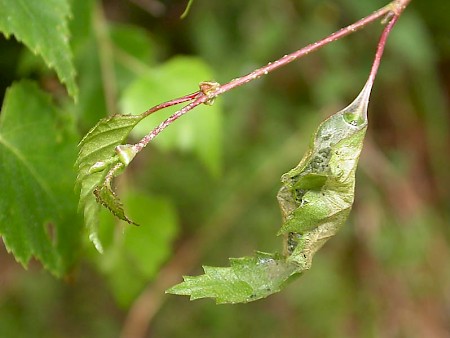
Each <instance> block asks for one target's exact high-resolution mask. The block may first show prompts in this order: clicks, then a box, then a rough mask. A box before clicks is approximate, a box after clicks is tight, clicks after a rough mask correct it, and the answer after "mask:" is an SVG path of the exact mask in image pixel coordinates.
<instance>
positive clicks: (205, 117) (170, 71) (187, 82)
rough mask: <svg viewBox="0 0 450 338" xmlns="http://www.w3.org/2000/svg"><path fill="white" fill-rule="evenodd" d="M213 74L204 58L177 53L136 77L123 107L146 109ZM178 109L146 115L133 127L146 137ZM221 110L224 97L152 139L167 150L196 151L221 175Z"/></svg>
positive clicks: (127, 110)
mask: <svg viewBox="0 0 450 338" xmlns="http://www.w3.org/2000/svg"><path fill="white" fill-rule="evenodd" d="M211 78H212V72H211V70H210V69H209V67H207V65H206V64H205V63H204V62H203V61H201V60H199V59H197V58H193V57H176V58H174V59H171V60H169V61H168V62H166V63H164V64H163V65H162V66H160V67H159V68H156V69H153V70H151V71H150V72H148V73H146V74H143V75H142V76H141V77H139V78H138V79H136V81H134V82H133V83H132V84H131V85H130V86H129V87H128V88H127V89H126V90H125V91H124V94H123V96H122V98H121V101H120V105H121V110H122V112H124V113H131V114H139V113H142V112H143V111H145V110H147V109H149V108H150V107H152V106H154V105H156V104H159V103H161V102H164V101H167V100H170V99H173V98H174V97H180V96H182V95H186V94H187V93H192V92H195V91H197V90H198V87H197V84H199V83H200V82H202V81H205V80H211ZM177 109H179V107H178V106H177V107H171V108H168V109H164V111H160V112H158V113H156V114H153V115H150V116H148V117H146V118H145V120H143V121H142V123H140V124H139V125H138V126H137V127H136V128H135V129H134V130H133V132H132V133H133V135H135V136H136V137H138V138H141V137H143V136H144V135H146V134H147V133H148V132H149V131H150V130H152V129H153V128H154V127H156V126H157V125H158V124H159V123H160V122H161V121H162V120H163V119H165V118H167V117H169V116H170V114H172V113H173V112H174V111H175V110H177ZM221 114H222V109H221V104H220V100H216V102H215V103H214V105H212V106H207V105H202V106H199V107H197V108H195V109H194V110H193V111H191V112H189V114H188V116H186V117H184V118H182V119H180V120H179V121H177V122H176V123H174V124H172V125H171V126H170V128H167V129H166V130H165V131H164V134H163V135H161V136H159V137H157V138H156V139H155V140H154V141H152V143H153V144H154V145H155V146H157V147H160V148H161V149H163V150H166V151H169V150H175V149H176V150H180V151H192V152H194V153H195V154H196V155H197V156H198V158H199V159H200V161H201V162H202V163H203V164H204V165H205V166H206V168H207V169H209V171H210V173H211V174H213V175H218V174H219V173H220V168H221V157H222V129H221V125H222V115H221Z"/></svg>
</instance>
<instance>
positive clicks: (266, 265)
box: [167, 252, 297, 304]
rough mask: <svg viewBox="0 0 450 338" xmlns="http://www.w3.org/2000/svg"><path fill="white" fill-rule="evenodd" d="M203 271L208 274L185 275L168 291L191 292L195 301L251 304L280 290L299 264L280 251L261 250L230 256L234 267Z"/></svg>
mask: <svg viewBox="0 0 450 338" xmlns="http://www.w3.org/2000/svg"><path fill="white" fill-rule="evenodd" d="M203 270H204V271H205V274H204V275H201V276H196V277H190V276H185V277H184V282H182V283H180V284H178V285H175V286H174V287H172V288H171V289H169V290H167V292H168V293H172V294H176V295H189V296H191V300H195V299H199V298H206V297H208V298H215V299H216V302H217V303H218V304H223V303H247V302H251V301H254V300H257V299H261V298H265V297H267V296H269V295H271V294H273V293H275V292H278V291H280V290H281V288H282V287H283V285H284V283H285V282H286V281H287V280H288V278H289V277H290V276H291V275H292V274H294V273H295V272H296V270H297V266H296V265H295V264H291V263H287V262H286V260H285V258H284V257H281V256H279V255H277V254H275V255H274V254H269V253H264V252H257V254H256V257H241V258H230V267H227V268H219V267H211V266H204V267H203Z"/></svg>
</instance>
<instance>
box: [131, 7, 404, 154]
mask: <svg viewBox="0 0 450 338" xmlns="http://www.w3.org/2000/svg"><path fill="white" fill-rule="evenodd" d="M407 1H409V0H407ZM397 2H398V0H397V1H394V2H393V3H390V4H389V5H387V6H384V7H383V8H381V9H379V10H377V11H375V12H374V13H372V14H371V15H369V16H367V17H365V18H363V19H361V20H359V21H357V22H355V23H353V24H351V25H349V26H347V27H345V28H342V29H340V30H339V31H337V32H335V33H333V34H331V35H329V36H327V37H326V38H324V39H322V40H320V41H317V42H314V43H311V44H309V45H307V46H306V47H304V48H302V49H299V50H298V51H295V52H293V53H291V54H287V55H284V56H283V57H281V58H280V59H278V60H276V61H274V62H269V63H268V64H267V65H265V66H264V67H261V68H259V69H256V70H255V71H253V72H251V73H249V74H247V75H244V76H242V77H239V78H235V79H233V80H231V81H230V82H228V83H226V84H224V85H219V84H217V86H216V87H214V88H211V89H210V90H208V91H203V92H202V91H200V92H199V93H198V95H197V96H194V97H193V99H194V100H193V101H192V102H191V103H189V104H188V105H186V106H184V107H183V108H182V109H180V110H178V111H177V112H175V113H174V114H173V115H172V116H170V117H169V118H168V119H166V120H165V121H163V122H161V124H160V125H159V126H157V127H156V128H155V129H154V130H152V131H151V132H150V133H149V134H147V135H146V136H144V137H143V138H142V139H141V140H140V141H139V142H138V143H137V144H135V150H136V151H137V152H139V151H141V150H142V149H143V148H144V147H145V146H146V145H147V144H148V143H149V142H150V141H151V140H153V139H154V138H155V137H156V136H157V135H158V134H160V133H161V132H162V131H163V130H164V129H165V128H167V127H168V126H169V125H170V124H172V123H173V122H174V121H176V120H177V119H178V118H180V117H181V116H182V115H184V114H186V113H187V112H188V111H190V110H192V109H194V108H195V107H197V106H198V105H200V104H202V103H206V104H208V103H209V102H211V100H212V99H213V98H215V97H217V96H219V95H221V94H223V93H225V92H227V91H229V90H231V89H234V88H236V87H239V86H242V85H243V84H246V83H248V82H250V81H253V80H256V79H258V78H260V77H261V76H263V75H267V74H269V73H270V72H272V71H274V70H276V69H278V68H281V67H283V66H285V65H287V64H289V63H291V62H292V61H295V60H297V59H299V58H301V57H303V56H305V55H307V54H309V53H311V52H314V51H316V50H318V49H320V48H322V47H324V46H326V45H327V44H329V43H331V42H334V41H336V40H339V39H341V38H343V37H345V36H347V35H350V34H352V33H354V32H356V31H358V30H359V29H361V28H363V27H365V26H367V25H368V24H370V23H372V22H374V21H376V20H378V19H380V18H382V17H384V16H385V15H387V14H388V13H390V12H392V11H393V10H394V8H395V6H398V4H397V5H396V3H397ZM400 2H401V0H400ZM403 2H405V0H403ZM159 109H161V108H159ZM144 114H146V113H144ZM149 114H150V113H149Z"/></svg>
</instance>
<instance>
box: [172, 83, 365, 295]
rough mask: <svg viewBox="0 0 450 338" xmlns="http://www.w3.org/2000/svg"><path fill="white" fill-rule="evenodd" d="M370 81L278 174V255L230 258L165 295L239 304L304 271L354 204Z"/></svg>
mask: <svg viewBox="0 0 450 338" xmlns="http://www.w3.org/2000/svg"><path fill="white" fill-rule="evenodd" d="M371 86H372V83H371V81H368V82H367V84H366V85H365V87H364V88H363V90H362V92H361V93H360V95H359V96H358V97H357V98H356V99H355V100H354V101H353V102H352V103H351V104H350V105H349V106H348V107H346V108H345V109H343V110H341V111H340V112H338V113H336V114H334V115H332V116H331V117H329V118H328V119H327V120H325V121H324V122H322V123H321V124H320V126H319V128H318V129H317V131H316V132H315V133H314V135H313V137H312V140H311V144H310V146H309V149H308V150H307V152H306V154H305V156H304V157H303V158H302V160H301V161H300V163H299V164H298V166H297V167H295V168H294V169H292V170H290V171H289V172H288V173H286V174H284V175H283V176H282V179H281V180H282V184H283V185H282V187H281V189H280V190H279V192H278V195H277V199H278V202H279V205H280V208H281V213H282V218H283V225H282V226H281V229H280V231H279V235H281V234H282V235H284V237H285V250H284V254H283V256H279V255H276V254H275V255H272V254H262V253H258V254H257V256H256V257H255V258H252V257H243V258H238V259H230V262H231V266H230V267H228V268H215V267H204V270H205V274H204V275H201V276H197V277H184V282H183V283H180V284H178V285H176V286H174V287H172V288H171V289H169V290H168V291H167V292H169V293H174V294H178V295H190V296H191V299H197V298H205V297H211V298H215V299H216V301H217V303H241V302H249V301H253V300H256V299H259V298H264V297H266V296H268V295H270V294H272V293H275V292H278V291H279V290H280V289H281V288H282V287H283V285H284V284H285V282H287V281H288V279H289V277H290V276H292V275H295V274H299V273H302V272H303V271H305V270H307V269H309V268H310V267H311V264H312V259H313V256H314V254H315V253H316V252H317V250H318V249H320V248H321V247H322V245H323V244H324V243H325V242H326V241H327V240H328V239H329V238H330V237H332V236H334V235H335V234H336V232H337V231H338V230H339V229H340V227H341V226H342V225H343V223H344V222H345V220H346V218H347V216H348V214H349V213H350V209H351V206H352V204H353V197H354V187H355V171H356V166H357V163H358V159H359V155H360V153H361V149H362V145H363V140H364V135H365V132H366V129H367V105H368V101H369V96H370V90H371Z"/></svg>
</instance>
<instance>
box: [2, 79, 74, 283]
mask: <svg viewBox="0 0 450 338" xmlns="http://www.w3.org/2000/svg"><path fill="white" fill-rule="evenodd" d="M73 130H74V124H73V122H72V121H68V120H64V119H63V117H62V114H61V113H60V112H59V111H58V110H57V109H56V108H55V107H54V105H53V104H52V102H51V100H50V97H48V96H47V95H46V94H44V93H42V92H41V91H40V90H39V88H38V87H37V86H36V85H35V84H33V83H31V82H20V83H16V84H14V85H13V86H12V87H11V88H9V89H8V91H7V92H6V97H5V101H4V104H3V108H2V112H1V115H0V191H1V194H0V234H1V236H2V237H3V242H4V243H5V246H6V248H7V249H8V251H10V252H12V253H13V254H14V256H15V258H16V260H17V261H19V262H20V263H22V264H23V265H25V266H26V265H27V263H28V261H29V260H30V258H31V257H32V256H34V257H36V258H37V259H38V260H39V261H41V262H42V264H43V265H44V266H45V268H47V269H48V270H50V271H51V272H52V273H53V274H55V275H58V276H61V275H63V274H65V273H67V272H68V270H69V269H70V268H71V266H72V265H73V264H74V261H75V259H76V252H77V251H78V246H79V244H80V236H81V226H82V221H81V219H80V218H79V217H78V216H77V212H76V196H75V194H74V193H73V181H74V179H75V177H74V172H73V161H74V160H75V157H76V151H75V149H76V138H77V136H76V134H75V133H74V131H73Z"/></svg>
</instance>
